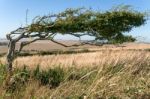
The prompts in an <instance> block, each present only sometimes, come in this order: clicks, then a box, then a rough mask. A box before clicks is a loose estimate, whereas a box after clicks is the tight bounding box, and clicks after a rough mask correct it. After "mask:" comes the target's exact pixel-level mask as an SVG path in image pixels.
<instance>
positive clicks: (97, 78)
mask: <svg viewBox="0 0 150 99" xmlns="http://www.w3.org/2000/svg"><path fill="white" fill-rule="evenodd" d="M4 61H5V59H1V62H2V63H3V62H4ZM14 65H15V68H16V69H15V70H16V71H15V73H14V75H18V76H13V77H18V78H15V79H19V80H14V81H17V82H16V85H17V86H16V89H15V90H14V89H13V91H6V89H2V88H1V87H0V96H2V97H5V98H15V99H17V98H18V99H20V98H24V99H30V98H37V99H40V98H44V99H50V98H52V99H53V98H55V99H62V98H64V99H83V98H89V99H91V98H93V99H149V98H150V53H149V52H145V51H102V52H93V53H84V54H82V53H80V54H71V55H51V56H32V57H21V58H18V59H16V61H15V62H14ZM24 65H26V66H28V67H24ZM1 67H3V66H1ZM0 70H1V71H3V69H0ZM3 74H4V73H2V74H1V73H0V75H3ZM20 79H21V80H20ZM1 80H2V81H3V80H4V79H1ZM20 85H21V86H20ZM18 86H19V88H18ZM9 89H11V88H9Z"/></svg>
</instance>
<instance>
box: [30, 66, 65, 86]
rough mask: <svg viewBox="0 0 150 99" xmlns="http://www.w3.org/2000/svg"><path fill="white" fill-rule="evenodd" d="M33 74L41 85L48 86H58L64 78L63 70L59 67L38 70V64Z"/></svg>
mask: <svg viewBox="0 0 150 99" xmlns="http://www.w3.org/2000/svg"><path fill="white" fill-rule="evenodd" d="M33 75H34V78H35V79H37V80H40V83H41V84H42V85H49V86H50V88H55V87H57V86H59V84H60V83H61V82H62V81H63V79H64V71H63V69H61V68H60V67H56V68H53V69H49V70H48V71H45V70H42V71H40V68H39V66H37V68H36V69H35V71H34V72H33Z"/></svg>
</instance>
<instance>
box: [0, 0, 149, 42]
mask: <svg viewBox="0 0 150 99" xmlns="http://www.w3.org/2000/svg"><path fill="white" fill-rule="evenodd" d="M120 4H124V5H132V6H133V8H134V9H135V10H138V11H150V6H149V5H150V0H0V38H5V35H6V34H7V33H9V32H11V31H13V30H15V29H17V28H18V27H20V26H25V25H26V10H27V9H28V10H29V12H28V24H30V23H31V21H32V19H33V18H34V17H36V16H38V15H41V16H42V15H48V14H50V13H58V12H61V11H64V10H65V9H66V8H79V7H85V8H92V9H93V10H103V11H105V10H109V9H111V8H112V7H113V6H117V5H120ZM129 34H131V35H133V36H134V37H136V38H138V39H139V40H141V41H145V42H150V20H148V21H147V23H146V24H145V25H144V26H141V27H138V28H134V29H133V30H132V31H131V32H129ZM62 38H63V39H75V38H73V37H70V36H65V37H64V36H60V35H59V36H58V37H57V39H62ZM83 39H90V38H89V37H83Z"/></svg>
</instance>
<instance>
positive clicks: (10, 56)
mask: <svg viewBox="0 0 150 99" xmlns="http://www.w3.org/2000/svg"><path fill="white" fill-rule="evenodd" d="M8 46H9V47H8V52H7V57H6V70H7V72H8V73H10V72H12V63H13V60H14V57H15V41H10V42H9V45H8Z"/></svg>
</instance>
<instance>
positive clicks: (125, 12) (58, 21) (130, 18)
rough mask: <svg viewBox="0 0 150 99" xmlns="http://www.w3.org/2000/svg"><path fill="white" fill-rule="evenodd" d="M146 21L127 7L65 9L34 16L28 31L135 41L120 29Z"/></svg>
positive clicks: (142, 14) (127, 30) (126, 29)
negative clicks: (106, 9)
mask: <svg viewBox="0 0 150 99" xmlns="http://www.w3.org/2000/svg"><path fill="white" fill-rule="evenodd" d="M145 22H146V17H145V14H144V13H141V12H138V11H134V10H131V9H128V8H127V9H122V8H121V9H115V10H110V11H106V12H100V11H93V10H91V9H88V10H87V9H84V8H78V9H66V10H65V11H64V12H61V13H58V14H54V15H47V16H42V17H39V16H38V17H36V18H35V19H34V20H33V23H32V24H31V25H30V26H29V32H38V33H43V32H44V33H60V34H70V35H74V36H76V37H80V36H83V35H89V36H94V37H95V40H107V41H108V42H113V43H122V42H127V41H135V38H133V37H132V36H127V35H125V34H124V33H125V32H130V31H131V30H132V28H134V27H139V26H141V25H143V24H144V23H145Z"/></svg>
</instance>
